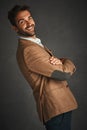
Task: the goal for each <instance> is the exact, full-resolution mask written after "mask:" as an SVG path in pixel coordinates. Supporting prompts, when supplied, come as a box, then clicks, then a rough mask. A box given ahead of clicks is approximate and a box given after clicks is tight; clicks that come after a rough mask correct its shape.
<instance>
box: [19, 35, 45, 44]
mask: <svg viewBox="0 0 87 130" xmlns="http://www.w3.org/2000/svg"><path fill="white" fill-rule="evenodd" d="M18 37H19V38H20V39H25V40H30V41H32V42H34V43H36V44H38V45H40V46H43V45H42V43H41V40H40V39H39V38H37V37H36V38H32V37H23V36H18Z"/></svg>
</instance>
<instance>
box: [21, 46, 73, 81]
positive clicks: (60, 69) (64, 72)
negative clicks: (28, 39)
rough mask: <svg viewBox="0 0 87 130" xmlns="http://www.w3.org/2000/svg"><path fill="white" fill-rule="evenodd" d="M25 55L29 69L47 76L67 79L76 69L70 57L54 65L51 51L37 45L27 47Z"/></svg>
mask: <svg viewBox="0 0 87 130" xmlns="http://www.w3.org/2000/svg"><path fill="white" fill-rule="evenodd" d="M23 55H24V62H25V65H26V67H27V69H28V70H30V71H32V72H34V73H37V74H40V75H43V76H46V77H50V78H56V79H58V80H67V79H68V78H69V77H70V76H71V75H72V74H73V73H74V71H75V65H74V64H73V63H72V62H71V61H70V60H69V59H61V61H62V65H61V64H59V65H52V64H51V63H50V61H49V58H50V55H49V53H47V52H46V51H45V50H44V49H42V48H39V47H38V48H36V46H31V47H26V48H25V49H24V54H23Z"/></svg>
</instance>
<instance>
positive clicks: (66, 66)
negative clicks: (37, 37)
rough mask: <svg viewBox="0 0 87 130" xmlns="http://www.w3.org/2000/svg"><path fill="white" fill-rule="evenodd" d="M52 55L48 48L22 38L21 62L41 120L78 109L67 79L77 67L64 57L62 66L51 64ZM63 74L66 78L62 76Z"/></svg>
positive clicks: (20, 44)
mask: <svg viewBox="0 0 87 130" xmlns="http://www.w3.org/2000/svg"><path fill="white" fill-rule="evenodd" d="M52 55H53V54H52V52H51V51H50V50H49V49H47V48H45V47H41V46H40V45H38V44H36V43H34V42H31V41H28V40H23V39H19V44H18V49H17V61H18V65H19V68H20V70H21V72H22V73H23V75H24V77H25V79H26V80H27V81H28V83H29V84H30V86H31V88H32V90H33V95H34V98H35V100H36V106H37V112H38V114H39V117H40V120H41V121H47V120H49V119H50V118H52V117H54V116H56V115H59V114H61V113H65V112H68V111H71V110H74V109H76V108H77V102H76V100H75V98H74V96H73V94H72V92H71V90H70V88H69V86H68V83H67V79H66V77H67V76H66V75H67V74H69V75H70V76H71V75H72V74H73V73H74V71H75V66H74V64H73V63H72V62H71V61H70V60H68V59H61V60H62V63H63V65H52V64H50V62H49V58H50V57H51V56H52ZM61 75H62V76H63V77H62V78H63V79H60V77H61ZM64 76H65V77H64Z"/></svg>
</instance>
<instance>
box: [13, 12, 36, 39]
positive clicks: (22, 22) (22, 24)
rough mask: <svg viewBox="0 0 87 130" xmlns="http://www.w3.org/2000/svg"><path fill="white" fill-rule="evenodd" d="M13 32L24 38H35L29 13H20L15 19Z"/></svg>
mask: <svg viewBox="0 0 87 130" xmlns="http://www.w3.org/2000/svg"><path fill="white" fill-rule="evenodd" d="M15 21H16V26H15V30H16V32H17V33H18V34H20V35H22V36H26V37H34V36H35V30H34V29H35V22H34V20H33V18H32V16H31V14H30V12H29V11H27V10H24V11H20V12H19V13H18V14H17V16H16V18H15Z"/></svg>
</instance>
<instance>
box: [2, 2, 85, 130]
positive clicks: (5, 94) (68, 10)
mask: <svg viewBox="0 0 87 130" xmlns="http://www.w3.org/2000/svg"><path fill="white" fill-rule="evenodd" d="M15 4H28V5H30V6H31V10H32V13H33V17H34V19H35V21H36V31H37V36H38V37H40V38H41V40H42V43H43V44H45V45H46V46H47V47H49V48H50V49H52V50H53V51H54V54H55V55H56V56H57V57H68V58H70V59H72V61H73V62H74V63H75V65H76V67H77V71H76V73H75V75H74V76H72V78H71V79H70V81H69V84H70V86H71V90H72V92H73V93H74V95H75V97H76V99H77V101H78V104H79V108H78V109H77V110H75V111H74V112H73V118H72V130H84V129H87V121H86V118H87V85H86V83H87V78H86V75H87V69H86V68H87V59H86V58H87V39H86V27H87V4H86V1H84V0H82V1H81V0H78V1H77V0H74V1H72V0H64V1H63V0H53V1H50V0H8V1H6V0H1V1H0V120H1V121H0V127H1V130H44V128H43V125H42V124H41V123H40V121H39V118H38V115H37V112H36V107H35V101H34V98H33V95H32V90H31V88H30V86H29V85H28V83H27V82H26V81H25V79H24V77H23V76H22V74H21V72H20V70H19V68H18V66H17V62H16V57H15V55H16V49H17V37H16V33H15V32H14V31H13V30H11V25H10V23H9V21H8V19H7V12H8V10H9V9H10V8H12V7H13V5H15Z"/></svg>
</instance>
